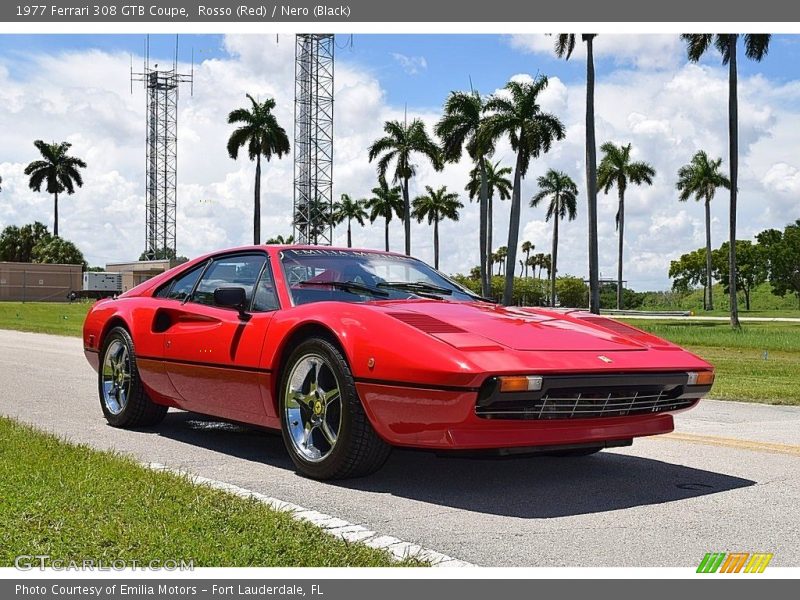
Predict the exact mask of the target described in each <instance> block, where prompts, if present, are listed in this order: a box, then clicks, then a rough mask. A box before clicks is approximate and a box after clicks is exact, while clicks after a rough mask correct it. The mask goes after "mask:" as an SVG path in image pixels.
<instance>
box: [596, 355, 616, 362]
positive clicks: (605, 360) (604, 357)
mask: <svg viewBox="0 0 800 600" xmlns="http://www.w3.org/2000/svg"><path fill="white" fill-rule="evenodd" d="M597 358H599V359H600V360H602V361H603V362H604V363H610V362H614V361H613V360H611V359H610V358H608V357H607V356H603V355H602V354H601V355H600V356H598V357H597Z"/></svg>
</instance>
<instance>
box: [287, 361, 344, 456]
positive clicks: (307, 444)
mask: <svg viewBox="0 0 800 600" xmlns="http://www.w3.org/2000/svg"><path fill="white" fill-rule="evenodd" d="M284 392H285V396H284V398H285V401H284V412H283V418H284V422H285V426H286V428H287V431H288V433H289V438H290V439H291V443H292V445H293V446H294V449H295V450H296V451H297V453H298V454H299V455H300V456H301V457H302V458H303V459H305V460H307V461H309V462H319V461H321V460H324V459H325V458H326V457H327V456H328V455H329V454H330V453H331V452H332V451H333V449H334V447H335V446H336V440H337V439H338V437H339V431H340V429H341V425H342V394H341V390H340V388H339V382H338V381H337V380H336V375H335V374H334V373H333V370H332V369H331V366H330V365H329V364H328V362H327V361H326V360H325V359H324V358H323V357H322V356H320V355H319V354H306V355H305V356H303V357H302V358H300V360H298V361H297V362H296V363H295V364H294V367H293V368H292V370H291V372H290V373H289V377H288V379H287V382H286V389H285V391H284Z"/></svg>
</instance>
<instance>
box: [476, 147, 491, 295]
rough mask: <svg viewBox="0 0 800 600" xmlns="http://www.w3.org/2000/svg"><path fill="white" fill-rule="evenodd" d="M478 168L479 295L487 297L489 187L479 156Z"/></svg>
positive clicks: (482, 159)
mask: <svg viewBox="0 0 800 600" xmlns="http://www.w3.org/2000/svg"><path fill="white" fill-rule="evenodd" d="M478 160H479V162H478V164H479V166H480V169H481V190H480V199H479V203H478V204H479V207H478V210H479V211H480V227H479V229H480V231H479V232H478V235H480V238H481V239H480V243H479V252H480V255H481V256H480V259H481V262H480V272H481V295H482V296H484V297H488V296H489V291H490V287H489V273H488V269H487V262H488V254H487V251H486V227H487V216H488V215H487V212H488V207H487V200H488V199H487V197H488V195H489V185H488V182H487V181H486V162H485V160H484V158H483V157H482V156H481V157H480V158H479V159H478Z"/></svg>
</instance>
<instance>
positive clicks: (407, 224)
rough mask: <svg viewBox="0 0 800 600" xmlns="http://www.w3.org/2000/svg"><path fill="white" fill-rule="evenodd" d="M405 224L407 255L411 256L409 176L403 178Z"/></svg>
mask: <svg viewBox="0 0 800 600" xmlns="http://www.w3.org/2000/svg"><path fill="white" fill-rule="evenodd" d="M403 207H404V209H405V215H403V226H404V228H405V235H406V256H411V200H409V198H408V177H406V178H405V179H404V180H403Z"/></svg>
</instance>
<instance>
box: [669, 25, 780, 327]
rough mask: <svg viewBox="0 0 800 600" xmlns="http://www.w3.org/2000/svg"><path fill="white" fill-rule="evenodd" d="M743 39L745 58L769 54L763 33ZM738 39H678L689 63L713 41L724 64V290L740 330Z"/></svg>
mask: <svg viewBox="0 0 800 600" xmlns="http://www.w3.org/2000/svg"><path fill="white" fill-rule="evenodd" d="M743 37H744V52H745V56H747V58H749V59H751V60H754V61H756V62H761V61H762V60H763V58H764V57H765V56H766V55H767V52H769V41H770V38H771V36H770V35H769V34H764V33H760V34H756V33H747V34H744V35H743ZM738 38H739V36H738V34H735V33H730V34H721V33H719V34H716V35H715V34H711V33H688V34H683V35H682V36H681V39H683V41H685V42H686V52H687V54H688V56H689V60H691V61H692V62H697V61H699V60H700V58H701V57H702V56H703V55H704V54H705V53H706V51H707V50H708V49H709V48H710V47H711V44H712V42H713V44H714V46H715V47H716V48H717V50H718V51H719V52H720V54H722V64H723V65H728V160H729V162H730V164H731V177H730V181H731V186H730V190H731V197H730V211H729V212H730V217H729V222H728V236H729V240H730V243H729V244H728V248H729V251H728V272H729V273H731V274H732V276H731V277H730V284H729V285H728V291H729V293H730V300H731V326H732V327H733V328H734V329H741V324H740V323H739V304H738V302H737V297H736V277H735V276H733V274H734V273H736V201H737V198H736V194H737V189H736V188H737V185H738V181H739V99H738V86H739V82H738V79H739V75H738V73H737V67H736V42H737V41H738Z"/></svg>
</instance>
